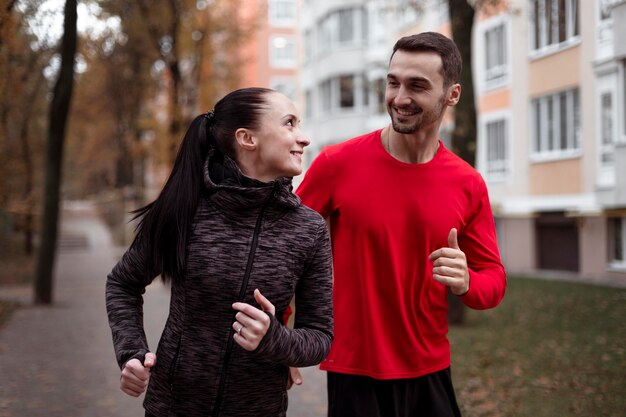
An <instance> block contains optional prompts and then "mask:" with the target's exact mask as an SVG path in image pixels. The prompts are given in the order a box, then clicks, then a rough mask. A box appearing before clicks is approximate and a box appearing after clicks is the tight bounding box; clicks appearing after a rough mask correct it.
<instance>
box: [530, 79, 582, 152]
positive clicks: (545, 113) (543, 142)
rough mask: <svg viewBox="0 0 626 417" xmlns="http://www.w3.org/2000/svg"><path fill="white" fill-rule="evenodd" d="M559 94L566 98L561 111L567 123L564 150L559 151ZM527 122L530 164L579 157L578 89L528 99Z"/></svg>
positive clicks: (580, 150) (579, 110)
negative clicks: (563, 109) (538, 131)
mask: <svg viewBox="0 0 626 417" xmlns="http://www.w3.org/2000/svg"><path fill="white" fill-rule="evenodd" d="M562 93H565V94H566V109H565V111H566V117H567V120H566V122H565V127H566V129H567V131H566V133H565V134H566V140H567V145H566V148H565V149H562V148H561V147H560V145H561V104H560V95H561V94H562ZM576 97H578V102H576ZM537 109H538V110H539V112H538V113H539V117H540V120H537V111H536V110H537ZM550 109H552V112H550V111H549V110H550ZM530 120H531V128H530V132H529V134H530V144H531V155H530V159H531V162H543V161H549V160H558V159H566V158H576V157H580V156H581V155H582V148H581V132H580V124H581V109H580V90H579V88H578V87H575V88H571V89H568V90H563V91H558V92H555V93H553V94H547V95H545V96H541V97H537V98H534V99H532V100H531V101H530ZM549 122H550V123H549ZM538 123H539V125H538ZM538 128H539V130H540V137H539V138H537V136H536V132H537V130H538ZM550 134H551V135H552V136H551V137H552V141H550ZM537 143H539V148H538V147H537Z"/></svg>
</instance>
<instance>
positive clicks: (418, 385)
mask: <svg viewBox="0 0 626 417" xmlns="http://www.w3.org/2000/svg"><path fill="white" fill-rule="evenodd" d="M460 73H461V57H460V54H459V51H458V49H457V47H456V45H455V44H454V43H453V42H452V41H451V40H450V39H448V38H446V37H445V36H443V35H441V34H438V33H433V32H426V33H421V34H418V35H412V36H407V37H404V38H402V39H400V40H399V41H398V42H397V43H396V45H395V46H394V48H393V54H392V56H391V60H390V63H389V73H388V75H387V89H386V93H385V101H386V105H387V111H388V112H389V115H390V116H391V125H390V126H387V127H385V128H384V129H382V130H378V131H374V132H371V133H368V134H366V135H363V136H360V137H357V138H353V139H351V140H348V141H346V142H343V143H341V144H337V145H333V146H328V147H326V148H325V149H323V150H322V152H321V153H320V155H319V156H318V157H317V158H316V159H315V161H314V162H313V164H312V165H311V167H310V168H309V170H308V172H307V174H306V175H305V177H304V179H303V182H302V184H301V186H300V187H299V189H298V191H297V193H298V194H299V195H300V197H301V198H302V200H303V202H304V204H306V205H308V206H310V207H312V208H313V209H315V210H317V211H318V212H319V213H321V214H322V216H324V217H325V218H326V219H327V220H328V221H329V224H330V229H331V234H332V242H333V261H334V308H335V339H334V341H333V345H332V347H331V351H330V353H329V355H328V357H327V358H326V360H325V361H324V362H322V364H321V369H323V370H326V371H328V374H327V375H328V404H329V405H328V407H329V410H328V415H329V416H331V417H332V416H342V417H348V416H355V417H356V416H358V417H364V416H365V417H367V416H373V417H379V416H381V417H382V416H428V417H430V416H432V417H435V416H436V417H446V416H459V415H460V412H459V409H458V406H457V403H456V399H455V395H454V389H453V386H452V382H451V376H450V344H449V341H448V339H447V331H448V323H447V310H448V301H447V291H451V292H452V293H453V294H454V295H456V296H458V297H460V299H461V300H462V301H463V303H465V304H466V305H467V306H469V307H471V308H475V309H487V308H492V307H495V306H496V305H497V304H499V302H500V301H501V299H502V297H503V296H504V291H505V287H506V276H505V271H504V268H503V266H502V263H501V261H500V255H499V252H498V247H497V240H496V233H495V225H494V219H493V215H492V212H491V207H490V204H489V197H488V194H487V188H486V186H485V183H484V181H483V180H482V177H481V176H480V174H479V173H478V172H477V171H475V170H474V169H473V168H472V167H471V166H470V165H468V164H467V163H465V162H464V161H463V160H461V159H460V158H459V157H457V156H456V155H454V154H453V153H452V152H450V151H449V150H448V149H446V148H445V147H444V145H443V144H442V143H441V141H440V139H439V137H438V131H439V127H440V125H441V122H442V120H443V118H444V114H445V111H446V109H447V108H448V107H451V106H454V105H455V104H456V103H457V102H458V101H459V98H460V95H461V86H460V85H459V83H458V81H459V76H460Z"/></svg>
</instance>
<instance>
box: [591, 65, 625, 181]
mask: <svg viewBox="0 0 626 417" xmlns="http://www.w3.org/2000/svg"><path fill="white" fill-rule="evenodd" d="M617 80H618V72H617V71H612V72H609V73H607V74H604V75H602V76H599V77H598V90H597V104H596V108H597V114H596V126H597V132H596V137H597V150H598V157H597V162H598V176H597V184H598V185H599V186H613V185H615V164H614V162H609V163H607V162H604V161H603V160H602V159H603V155H611V156H612V155H613V152H614V150H615V144H616V143H618V142H619V128H620V126H619V117H618V114H619V113H618V108H619V97H618V94H617V91H618V88H617V84H618V82H617ZM607 94H608V95H609V96H610V97H611V104H612V108H611V109H610V110H609V112H610V113H609V114H608V115H607V114H605V113H604V109H603V102H602V100H603V97H604V96H605V95H607ZM606 116H609V117H610V118H611V122H612V126H611V128H610V131H609V132H607V131H606V126H605V117H606ZM607 133H608V134H610V135H611V136H612V142H611V143H604V138H605V135H606V134H607Z"/></svg>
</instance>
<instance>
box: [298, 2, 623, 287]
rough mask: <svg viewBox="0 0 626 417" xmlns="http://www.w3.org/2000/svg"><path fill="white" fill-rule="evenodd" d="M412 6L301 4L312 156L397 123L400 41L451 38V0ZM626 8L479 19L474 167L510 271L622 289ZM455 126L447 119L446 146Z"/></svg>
mask: <svg viewBox="0 0 626 417" xmlns="http://www.w3.org/2000/svg"><path fill="white" fill-rule="evenodd" d="M412 3H413V2H410V1H402V0H398V1H393V0H388V1H383V0H380V1H376V0H371V1H366V0H363V1H349V0H342V1H313V0H303V1H302V2H301V4H300V20H299V28H300V34H301V42H302V54H301V67H300V77H299V80H300V88H301V95H302V99H303V100H302V101H303V107H304V109H305V121H306V124H307V126H308V127H307V132H308V133H309V134H310V136H311V138H312V140H313V142H312V146H311V147H312V148H313V149H312V150H313V152H310V155H311V156H315V154H316V153H317V151H319V150H320V149H321V148H322V147H323V146H325V145H326V144H330V143H335V142H339V141H342V140H345V139H347V138H350V137H352V136H356V135H358V134H361V133H364V132H367V131H369V130H373V129H376V128H380V127H383V126H385V125H386V124H387V123H388V116H387V113H386V109H385V106H384V88H385V77H386V69H387V64H388V59H389V55H390V52H391V48H392V46H393V43H394V42H395V40H396V39H397V38H398V37H400V36H403V35H405V34H409V33H416V32H419V31H424V30H435V31H439V32H441V33H444V34H446V35H448V36H449V35H450V34H449V27H448V22H447V19H448V14H447V9H446V7H445V3H446V2H441V1H438V0H432V1H429V2H427V3H422V4H423V5H426V7H422V8H421V9H420V10H415V9H413V8H412V7H411V4H412ZM624 3H626V2H624V1H615V0H613V1H611V0H605V1H599V0H594V1H586V0H585V1H583V0H509V1H506V2H503V3H502V4H501V5H500V6H499V7H497V8H490V9H485V10H483V11H481V12H480V13H479V14H477V16H476V21H475V26H474V35H473V36H474V39H473V50H474V58H473V59H474V62H472V65H473V69H474V77H475V79H474V84H475V88H476V100H477V108H478V112H479V116H478V138H477V163H476V165H477V169H478V170H479V171H480V172H481V173H482V175H483V177H484V178H485V180H486V182H487V185H488V188H489V192H490V197H491V201H492V206H493V211H494V214H495V216H496V223H497V229H498V235H499V239H500V245H501V250H502V257H503V261H504V263H505V265H506V267H507V269H508V270H509V272H511V273H533V272H535V271H537V270H542V271H544V273H545V272H546V271H559V272H564V273H572V274H580V275H584V276H586V277H590V278H600V277H601V278H604V279H610V280H611V279H612V280H616V281H617V280H619V281H622V282H623V281H626V255H625V253H626V122H625V121H624V120H625V119H626V103H625V100H626V75H625V69H624V67H625V62H626V61H625V58H626V45H622V44H623V42H622V44H620V43H619V42H617V40H618V39H626V5H625V4H624ZM449 130H450V121H449V120H448V121H446V123H445V124H444V126H443V129H442V138H443V139H444V141H445V140H446V136H447V135H446V132H447V131H449ZM574 276H575V275H574Z"/></svg>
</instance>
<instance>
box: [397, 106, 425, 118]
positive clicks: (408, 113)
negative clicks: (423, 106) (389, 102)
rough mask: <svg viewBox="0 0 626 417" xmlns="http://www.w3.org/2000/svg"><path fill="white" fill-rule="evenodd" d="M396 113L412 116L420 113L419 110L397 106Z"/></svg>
mask: <svg viewBox="0 0 626 417" xmlns="http://www.w3.org/2000/svg"><path fill="white" fill-rule="evenodd" d="M396 113H398V116H404V117H410V116H415V115H416V114H419V111H417V110H409V109H398V108H396Z"/></svg>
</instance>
